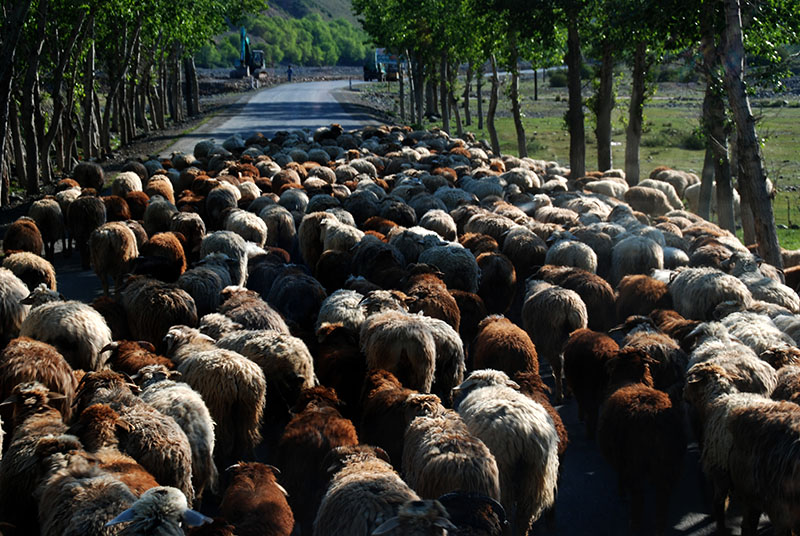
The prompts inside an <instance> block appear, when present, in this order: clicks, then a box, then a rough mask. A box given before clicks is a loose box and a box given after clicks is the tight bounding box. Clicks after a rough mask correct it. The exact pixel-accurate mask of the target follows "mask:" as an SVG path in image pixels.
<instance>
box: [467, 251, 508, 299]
mask: <svg viewBox="0 0 800 536" xmlns="http://www.w3.org/2000/svg"><path fill="white" fill-rule="evenodd" d="M476 262H477V263H478V268H479V269H480V285H479V286H478V295H479V296H480V297H481V298H483V303H484V304H486V309H487V310H488V311H489V312H490V313H494V314H504V313H505V312H506V311H508V309H509V308H510V307H511V302H512V301H513V300H514V294H515V292H516V290H517V273H516V270H515V269H514V265H513V264H512V263H511V261H510V260H509V259H508V257H506V256H505V255H503V254H502V253H497V252H491V251H487V252H485V253H481V254H480V255H478V257H477V259H476Z"/></svg>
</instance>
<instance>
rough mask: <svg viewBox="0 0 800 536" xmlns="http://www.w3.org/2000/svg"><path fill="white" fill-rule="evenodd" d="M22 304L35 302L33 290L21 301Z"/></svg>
mask: <svg viewBox="0 0 800 536" xmlns="http://www.w3.org/2000/svg"><path fill="white" fill-rule="evenodd" d="M19 303H20V305H31V304H32V303H33V292H31V293H30V294H28V295H27V296H26V297H24V298H22V299H21V300H20V301H19Z"/></svg>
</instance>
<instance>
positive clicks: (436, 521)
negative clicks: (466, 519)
mask: <svg viewBox="0 0 800 536" xmlns="http://www.w3.org/2000/svg"><path fill="white" fill-rule="evenodd" d="M456 528H457V527H456V526H455V525H453V523H451V522H450V519H449V516H448V514H447V510H445V508H444V506H442V503H440V502H439V501H437V500H425V501H408V502H406V503H405V504H403V505H402V506H400V508H399V509H398V511H397V515H396V516H395V517H392V518H390V519H387V520H386V521H385V522H384V523H382V524H381V525H379V526H378V527H377V528H376V529H375V530H373V531H372V536H380V535H389V534H406V535H413V536H423V535H424V536H438V535H445V534H447V531H448V530H456Z"/></svg>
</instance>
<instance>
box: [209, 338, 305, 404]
mask: <svg viewBox="0 0 800 536" xmlns="http://www.w3.org/2000/svg"><path fill="white" fill-rule="evenodd" d="M216 344H217V346H218V347H219V348H224V349H226V350H232V351H234V352H237V353H239V354H241V355H243V356H244V357H246V358H248V359H250V360H251V361H253V362H254V363H255V364H256V365H258V366H259V367H260V368H261V370H262V371H263V372H264V377H265V378H266V380H267V398H266V408H267V413H268V414H269V416H270V417H272V418H279V419H280V418H281V417H282V416H283V415H284V413H285V412H286V411H287V410H288V409H289V408H290V407H291V406H292V405H294V403H295V401H296V400H297V397H298V396H299V395H300V392H301V391H302V390H303V389H310V388H311V387H314V386H315V385H317V377H316V376H315V374H314V361H313V358H312V357H311V352H309V351H308V348H307V347H306V345H305V343H304V342H303V341H302V339H298V338H297V337H293V336H291V335H289V334H286V333H280V332H277V331H273V330H263V331H249V330H241V331H235V332H233V333H229V334H227V335H225V336H224V337H222V338H221V339H220V340H219V341H217V343H216Z"/></svg>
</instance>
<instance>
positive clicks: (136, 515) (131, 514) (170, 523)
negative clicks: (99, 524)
mask: <svg viewBox="0 0 800 536" xmlns="http://www.w3.org/2000/svg"><path fill="white" fill-rule="evenodd" d="M181 520H183V522H185V523H186V524H187V525H188V526H190V527H196V526H199V525H203V524H204V523H211V522H212V521H213V520H212V519H211V518H210V517H206V516H204V515H203V514H201V513H199V512H195V511H194V510H190V509H189V505H188V503H187V501H186V496H185V495H184V494H183V493H182V492H181V490H179V489H177V488H172V487H169V486H158V487H155V488H150V489H149V490H147V491H145V492H144V493H143V494H142V496H141V497H139V500H137V501H136V502H135V503H133V506H131V507H130V508H128V509H127V510H125V511H124V512H122V513H121V514H120V515H118V516H117V517H115V518H114V519H112V520H111V521H109V522H108V523H106V525H105V526H106V527H109V526H112V525H117V524H119V523H126V522H130V525H128V526H127V527H125V528H124V529H123V530H122V532H120V533H119V534H182V532H183V531H182V530H181V529H180V522H181Z"/></svg>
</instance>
